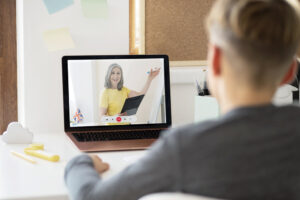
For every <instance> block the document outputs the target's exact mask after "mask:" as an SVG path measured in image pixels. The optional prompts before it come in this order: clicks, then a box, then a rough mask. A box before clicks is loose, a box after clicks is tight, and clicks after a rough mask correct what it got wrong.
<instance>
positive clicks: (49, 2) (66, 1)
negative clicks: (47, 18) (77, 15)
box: [43, 0, 74, 14]
mask: <svg viewBox="0 0 300 200" xmlns="http://www.w3.org/2000/svg"><path fill="white" fill-rule="evenodd" d="M43 2H44V4H45V6H46V8H47V10H48V13H49V14H53V13H56V12H57V11H60V10H62V9H64V8H66V7H68V6H70V5H72V4H73V3H74V0H43Z"/></svg>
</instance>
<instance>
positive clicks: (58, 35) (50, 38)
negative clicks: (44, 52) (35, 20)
mask: <svg viewBox="0 0 300 200" xmlns="http://www.w3.org/2000/svg"><path fill="white" fill-rule="evenodd" d="M43 39H44V42H45V44H46V46H47V48H48V50H49V51H58V50H63V49H71V48H74V47H75V44H74V42H73V39H72V37H71V35H70V32H69V29H68V28H60V29H54V30H49V31H46V32H44V33H43Z"/></svg>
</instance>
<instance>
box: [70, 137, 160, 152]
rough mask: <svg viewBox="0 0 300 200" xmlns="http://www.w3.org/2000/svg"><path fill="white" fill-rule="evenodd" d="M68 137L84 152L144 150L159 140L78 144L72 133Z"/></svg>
mask: <svg viewBox="0 0 300 200" xmlns="http://www.w3.org/2000/svg"><path fill="white" fill-rule="evenodd" d="M66 134H67V136H68V137H69V138H70V139H71V141H72V142H73V143H74V144H75V145H76V147H77V148H78V149H79V150H80V151H83V152H96V151H122V150H142V149H147V148H148V147H149V146H150V145H151V144H152V143H153V142H155V141H156V140H157V139H134V140H114V141H93V142H78V141H77V140H76V138H75V137H74V136H73V135H72V133H71V132H66Z"/></svg>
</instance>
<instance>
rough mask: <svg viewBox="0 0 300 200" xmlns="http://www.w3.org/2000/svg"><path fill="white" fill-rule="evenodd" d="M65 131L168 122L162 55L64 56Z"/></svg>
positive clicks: (165, 67) (165, 64)
mask: <svg viewBox="0 0 300 200" xmlns="http://www.w3.org/2000/svg"><path fill="white" fill-rule="evenodd" d="M62 61H63V88H64V115H65V129H73V130H74V129H76V128H97V127H99V128H100V129H101V128H103V127H113V128H115V127H119V128H125V127H127V128H128V126H135V127H141V128H145V127H149V125H152V126H151V127H168V126H170V125H171V111H170V84H169V63H168V57H167V56H165V55H122V56H64V57H63V60H62Z"/></svg>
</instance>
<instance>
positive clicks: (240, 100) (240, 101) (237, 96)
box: [219, 88, 274, 114]
mask: <svg viewBox="0 0 300 200" xmlns="http://www.w3.org/2000/svg"><path fill="white" fill-rule="evenodd" d="M223 91H226V90H223ZM227 91H228V90H227ZM273 94H274V92H273V91H267V90H266V91H265V90H261V91H257V90H255V91H254V90H251V89H249V88H248V89H242V88H240V89H239V91H230V92H227V93H223V94H221V95H220V98H219V103H220V107H221V112H222V114H225V113H227V112H229V111H231V110H233V109H235V108H238V107H247V106H258V105H265V104H270V103H271V102H272V98H273Z"/></svg>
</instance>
